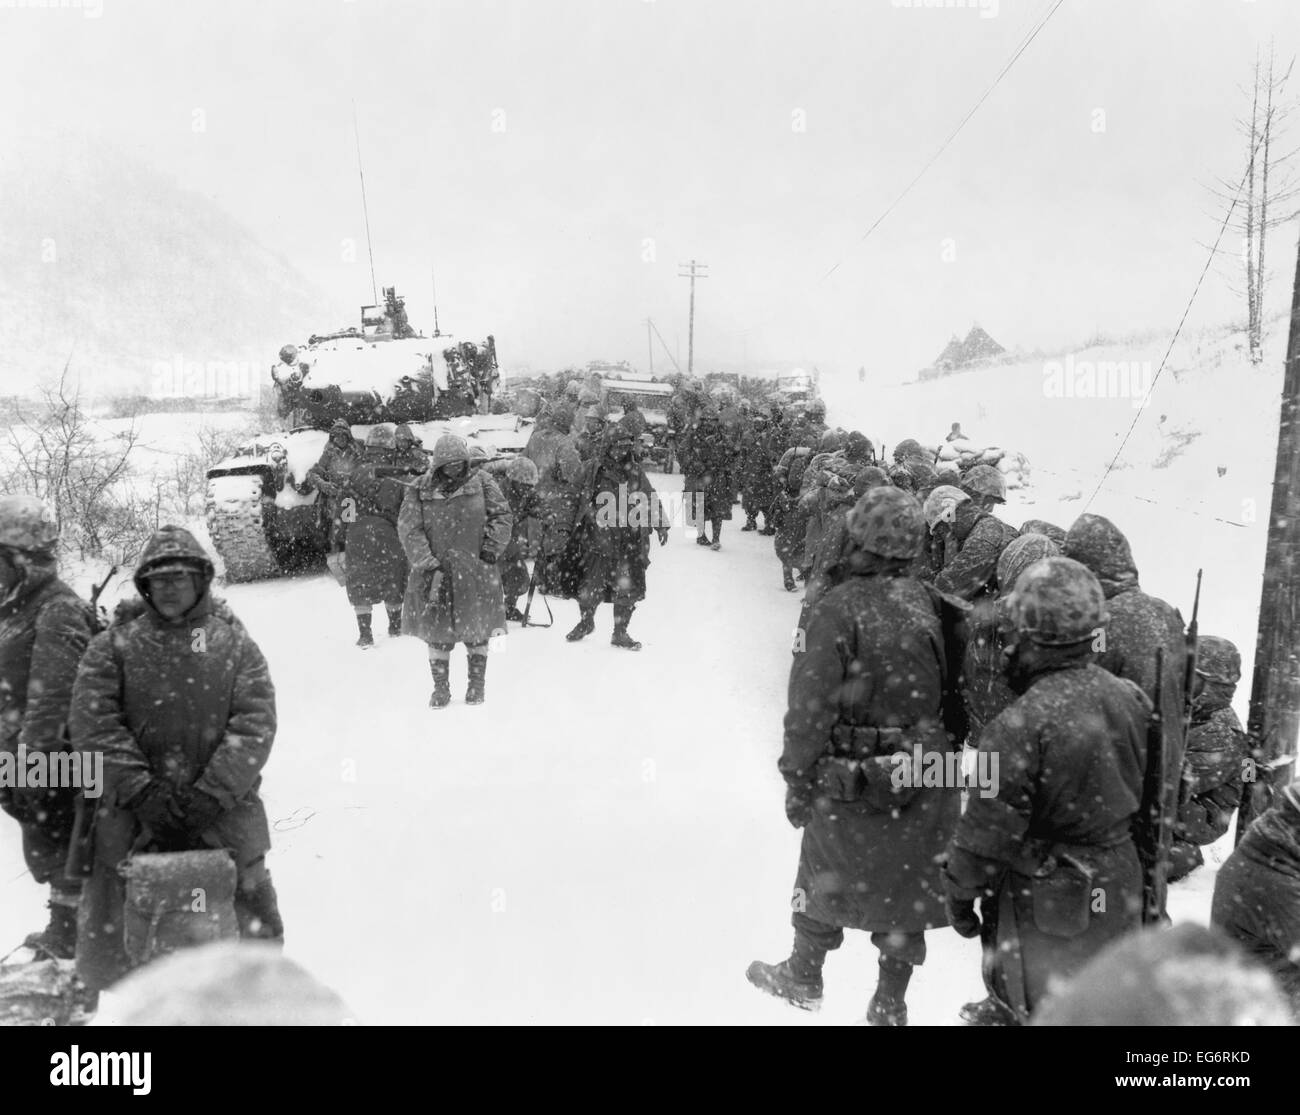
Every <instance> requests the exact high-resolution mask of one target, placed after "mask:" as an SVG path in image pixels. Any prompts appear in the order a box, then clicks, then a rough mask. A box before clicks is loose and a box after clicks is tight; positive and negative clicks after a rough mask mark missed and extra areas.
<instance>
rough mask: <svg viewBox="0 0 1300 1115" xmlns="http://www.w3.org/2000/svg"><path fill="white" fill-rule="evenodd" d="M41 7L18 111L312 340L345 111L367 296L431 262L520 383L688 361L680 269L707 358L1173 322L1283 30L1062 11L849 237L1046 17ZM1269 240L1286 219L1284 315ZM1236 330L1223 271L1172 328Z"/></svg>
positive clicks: (1008, 13)
mask: <svg viewBox="0 0 1300 1115" xmlns="http://www.w3.org/2000/svg"><path fill="white" fill-rule="evenodd" d="M32 2H33V0H0V90H2V91H3V94H4V103H5V105H6V116H8V117H9V118H10V122H11V123H12V122H13V121H14V120H19V121H21V126H22V127H23V129H24V130H26V131H28V132H36V133H49V134H50V135H51V136H52V137H56V138H54V139H52V140H51V142H58V143H76V142H77V140H76V138H75V137H76V136H77V135H78V134H93V135H99V136H102V137H105V138H107V139H109V140H110V141H112V142H114V143H118V144H120V145H121V146H123V147H125V148H127V149H128V150H130V151H132V152H134V153H135V154H137V155H140V156H142V157H144V158H145V159H147V160H148V161H149V162H151V163H153V164H155V165H156V166H158V167H160V168H162V169H164V170H165V171H167V172H168V173H169V174H171V175H173V176H174V177H175V179H176V180H177V181H178V182H180V183H181V184H182V185H184V186H185V187H186V188H189V189H193V190H195V191H198V192H201V193H202V194H204V195H206V196H208V197H210V198H212V199H213V200H214V201H215V202H217V203H218V204H220V205H221V206H222V207H223V208H225V209H227V210H228V211H229V212H230V213H231V214H233V215H234V216H235V217H236V218H237V219H238V220H240V221H241V222H243V223H245V224H246V225H247V226H249V228H250V229H251V230H252V232H253V233H254V234H255V235H256V236H257V237H258V238H259V239H260V240H261V241H262V242H263V243H265V244H266V246H267V247H269V248H271V249H273V250H274V251H276V252H279V253H281V254H283V255H284V256H285V257H286V258H287V259H289V260H290V261H291V262H292V263H293V264H294V265H295V266H296V267H298V268H299V269H300V270H301V271H302V272H303V273H304V274H306V275H307V276H308V277H309V278H310V279H312V280H313V281H315V282H316V283H318V284H320V286H321V287H322V288H323V289H324V290H325V291H326V292H327V294H328V296H329V297H330V298H331V299H333V302H332V304H331V306H330V307H328V308H325V309H323V311H322V322H321V325H322V327H333V326H335V325H337V324H339V322H338V321H337V320H336V318H337V316H338V313H340V312H350V309H349V308H350V307H353V306H354V305H356V304H359V303H360V302H362V301H368V300H369V294H370V277H369V269H368V265H367V263H366V252H365V234H364V228H363V224H362V215H361V205H360V196H359V188H358V182H357V166H356V151H355V147H354V138H353V125H352V104H353V102H354V101H355V104H356V110H357V115H358V118H359V122H360V132H361V147H362V155H363V158H364V165H365V174H366V184H367V189H368V193H369V201H370V220H371V229H372V233H373V237H374V251H375V265H376V271H377V276H378V279H379V282H380V284H381V285H387V284H394V283H395V284H396V285H397V286H398V287H399V289H400V290H402V291H403V292H405V293H406V294H407V296H408V305H409V307H410V309H411V311H412V318H413V320H414V321H415V322H416V324H417V325H421V326H424V327H425V328H429V327H431V325H432V317H431V312H430V302H431V298H430V279H429V275H430V269H431V268H436V272H437V282H438V292H439V304H440V315H441V324H442V327H443V328H444V329H445V330H451V331H454V332H456V333H459V334H461V335H478V334H482V333H487V332H494V333H495V334H496V335H497V338H498V344H499V347H500V350H501V354H502V357H503V359H505V360H506V361H507V362H510V363H514V362H517V361H527V362H530V363H532V364H534V365H535V366H538V367H547V366H554V365H557V364H559V363H565V362H585V361H586V360H589V359H593V358H598V357H599V358H605V359H611V360H618V359H629V360H631V361H633V362H634V363H637V364H639V365H641V366H644V365H645V363H646V360H647V352H646V349H647V344H646V328H645V324H644V323H645V319H646V318H647V317H650V318H653V319H654V320H655V322H656V323H657V325H658V327H659V329H660V331H661V332H662V333H663V335H664V337H665V338H666V339H667V341H668V344H669V346H675V345H676V344H677V343H678V339H679V338H680V346H681V351H682V359H683V362H684V361H685V353H686V317H687V294H688V284H687V282H686V281H685V280H683V279H679V278H677V273H678V263H679V262H680V261H684V260H688V259H690V258H692V257H694V258H696V259H699V260H701V261H704V262H706V263H708V264H709V276H710V277H709V279H708V280H707V281H705V282H702V283H700V284H699V287H698V305H697V330H696V341H697V344H696V356H697V366H699V367H703V368H705V369H707V367H708V365H709V363H710V361H727V362H731V363H736V362H739V361H740V360H741V358H742V356H743V355H747V356H748V359H749V362H750V365H751V366H753V367H755V368H757V367H760V366H762V365H763V363H764V362H765V361H771V360H778V359H787V358H804V359H808V360H811V361H815V362H820V363H821V364H822V365H823V366H824V367H828V368H830V367H836V366H839V367H854V368H856V367H857V366H858V365H860V364H865V365H867V366H868V367H869V368H870V369H871V370H872V372H873V373H876V374H881V375H884V376H888V377H889V378H901V377H902V376H903V375H905V374H907V375H910V374H911V373H912V372H914V371H915V370H916V368H917V367H919V366H920V365H922V364H925V363H928V362H929V360H930V359H931V358H932V357H933V356H934V355H935V354H936V353H937V352H938V350H939V349H940V348H942V346H943V344H944V343H945V342H946V340H947V338H948V335H949V333H951V332H953V331H958V332H961V333H964V332H965V331H966V329H968V328H969V326H970V324H971V322H972V321H975V320H978V321H979V322H980V323H981V324H983V325H984V326H985V327H986V328H987V329H988V330H989V331H990V332H991V333H992V334H993V335H994V336H995V337H996V338H997V339H999V340H1000V341H1001V342H1002V343H1003V344H1005V345H1007V346H1023V347H1026V348H1032V347H1035V346H1046V347H1056V348H1059V347H1060V346H1061V345H1063V344H1068V343H1070V342H1072V341H1076V340H1079V339H1082V338H1083V337H1084V336H1086V335H1089V334H1091V333H1092V332H1093V331H1094V330H1096V329H1099V328H1100V329H1105V330H1108V331H1112V332H1126V331H1134V330H1143V329H1157V330H1172V328H1173V326H1174V325H1175V324H1176V322H1177V319H1178V315H1179V314H1180V312H1181V310H1182V307H1183V304H1184V303H1185V301H1186V299H1187V296H1188V294H1189V293H1190V291H1191V288H1192V286H1193V285H1194V283H1195V280H1196V276H1197V274H1198V272H1199V270H1200V267H1201V266H1202V264H1203V262H1204V259H1205V248H1204V247H1203V246H1202V245H1203V244H1204V243H1205V242H1207V241H1208V240H1209V239H1211V238H1212V236H1213V234H1214V227H1213V218H1214V217H1216V216H1217V215H1218V214H1216V212H1215V206H1214V203H1213V202H1212V200H1211V199H1210V198H1209V197H1208V195H1207V193H1206V191H1205V188H1204V187H1205V184H1206V183H1208V182H1210V181H1212V180H1213V179H1214V178H1215V177H1229V176H1231V177H1233V178H1235V177H1237V176H1238V175H1239V174H1240V173H1241V171H1242V169H1243V167H1244V155H1245V150H1244V141H1243V140H1242V139H1241V137H1240V136H1239V135H1238V134H1237V133H1236V131H1235V130H1234V126H1233V119H1234V117H1235V116H1236V115H1238V114H1239V113H1240V112H1241V111H1242V110H1243V108H1244V102H1243V97H1242V94H1241V92H1240V90H1239V86H1240V85H1241V84H1242V83H1243V82H1244V81H1246V80H1247V77H1248V74H1249V69H1250V65H1251V62H1252V59H1253V57H1254V53H1255V50H1256V47H1257V45H1260V44H1263V45H1264V46H1265V48H1266V47H1267V43H1268V41H1269V39H1270V37H1275V38H1276V41H1277V48H1278V53H1279V55H1280V56H1281V57H1282V58H1283V59H1287V60H1289V59H1290V58H1291V56H1292V54H1293V53H1294V52H1295V51H1296V50H1297V44H1298V43H1300V3H1297V2H1296V0H1195V2H1193V3H1189V2H1187V0H1177V2H1175V0H1140V2H1136V0H1065V2H1064V4H1063V5H1062V6H1061V7H1060V9H1059V10H1058V11H1057V12H1056V14H1055V16H1054V17H1053V18H1052V19H1051V21H1050V22H1048V24H1047V25H1046V27H1045V28H1044V29H1043V30H1042V32H1041V33H1040V34H1039V35H1038V37H1037V39H1036V40H1035V41H1034V42H1033V43H1032V45H1030V46H1029V48H1028V49H1027V51H1026V52H1025V54H1024V55H1023V57H1022V58H1021V59H1020V60H1019V62H1018V63H1017V64H1016V65H1015V66H1014V67H1013V68H1012V70H1011V71H1010V73H1009V74H1008V76H1007V77H1006V78H1005V79H1004V80H1003V81H1002V82H1001V84H1000V85H999V86H998V88H997V89H996V91H995V92H994V93H993V94H992V96H991V97H990V98H989V99H988V100H987V102H985V104H984V105H983V107H982V108H981V109H980V110H979V111H978V113H977V114H976V115H975V116H974V118H973V119H972V120H971V122H970V123H969V124H968V125H967V126H966V128H965V130H964V131H963V132H962V133H961V135H960V136H959V137H958V138H957V139H956V140H955V141H954V142H953V144H952V145H951V146H950V147H949V148H948V149H947V150H946V151H945V153H944V154H943V156H942V157H941V158H940V159H939V160H938V161H937V162H936V163H935V164H934V166H933V167H931V169H930V170H929V171H928V173H927V174H926V175H925V176H924V177H923V178H922V180H921V182H920V183H919V185H918V186H917V187H916V188H915V189H913V190H912V191H911V193H910V194H909V195H908V196H907V197H906V198H905V200H903V201H902V203H901V204H900V205H899V206H898V207H897V208H896V209H895V210H894V211H893V212H892V214H891V215H890V216H889V217H888V218H887V220H886V221H885V222H884V223H883V224H882V225H881V226H880V228H879V229H878V230H877V231H876V233H875V234H874V235H873V236H872V237H871V238H870V239H868V240H867V241H865V242H863V240H862V235H863V233H864V232H865V230H866V229H867V227H868V226H869V225H870V224H871V222H872V221H873V220H874V219H875V218H876V217H877V216H878V215H879V214H880V212H881V211H882V210H883V209H884V208H885V207H886V206H887V205H888V204H889V203H890V202H891V201H892V200H893V199H894V197H895V196H896V195H897V194H898V192H899V191H900V190H901V189H902V188H903V187H904V186H905V185H906V184H907V182H908V181H909V180H910V179H911V178H912V177H913V176H914V175H915V173H916V172H917V171H918V170H919V169H920V168H921V166H922V165H923V164H924V163H925V162H926V160H927V159H929V158H930V156H931V155H932V154H933V153H934V151H935V150H936V149H937V148H938V146H939V145H940V143H941V142H942V141H943V139H944V138H945V137H946V136H947V135H948V134H949V133H950V132H951V131H952V129H953V128H954V127H955V126H956V124H957V122H958V121H959V120H960V119H961V118H962V116H963V115H964V114H965V113H966V112H967V111H968V110H969V109H970V107H971V106H972V105H973V104H974V103H975V101H976V100H977V99H978V97H979V96H980V95H981V94H982V93H983V92H984V90H985V89H986V88H987V87H988V85H989V84H990V82H991V81H992V79H993V77H994V76H995V75H996V74H997V72H998V71H999V70H1000V69H1001V68H1002V67H1003V65H1004V64H1005V63H1006V61H1007V60H1008V59H1009V57H1010V56H1011V54H1012V53H1013V52H1014V50H1015V49H1016V47H1017V46H1018V45H1019V44H1020V43H1021V42H1022V41H1023V39H1024V38H1025V36H1026V34H1027V33H1028V31H1029V30H1030V29H1031V28H1032V27H1033V26H1034V24H1035V23H1037V22H1038V20H1039V19H1040V18H1041V17H1042V16H1043V15H1044V14H1045V13H1046V12H1047V11H1048V9H1049V8H1050V7H1051V6H1052V4H1053V3H1055V0H997V3H996V8H991V9H990V10H989V11H988V12H985V13H982V12H981V11H980V10H979V8H978V7H974V6H972V7H970V8H950V9H933V8H925V7H922V6H921V5H920V0H917V6H915V7H903V6H897V5H896V4H895V3H894V2H891V0H840V2H831V0H802V2H796V0H791V2H786V0H499V2H492V0H464V2H456V3H449V2H428V0H421V2H413V0H408V2H397V0H351V2H346V0H222V2H221V3H214V2H209V3H190V2H186V3H178V2H176V0H102V8H101V7H98V6H91V5H98V4H99V3H100V0H83V3H84V4H85V5H86V6H85V7H83V8H76V7H67V8H64V9H59V10H52V9H50V10H42V9H38V8H28V7H25V6H16V5H20V4H26V3H32ZM53 2H54V0H51V3H53ZM994 11H995V12H996V14H993V12H994ZM990 16H991V17H990ZM1296 92H1298V93H1300V75H1297V79H1296ZM1099 111H1100V113H1104V123H1101V125H1100V129H1101V130H1099V122H1101V120H1102V118H1101V116H1100V115H1099ZM1297 130H1298V132H1300V121H1298V124H1297ZM1297 141H1300V134H1298V135H1297ZM0 219H3V217H2V213H0ZM105 219H106V220H111V219H112V215H111V214H106V215H105ZM349 241H350V242H353V243H355V245H357V251H356V258H355V260H354V261H348V260H346V259H345V258H344V257H345V253H346V251H347V246H348V243H347V242H349ZM945 249H947V251H946V252H945ZM1294 251H1295V230H1294V227H1292V228H1288V229H1287V230H1286V231H1285V232H1284V233H1280V234H1279V236H1278V239H1277V240H1276V242H1275V246H1274V248H1273V250H1272V253H1271V255H1272V259H1273V260H1274V262H1275V263H1276V265H1277V271H1276V275H1277V281H1276V282H1275V285H1274V294H1275V296H1277V298H1278V299H1280V301H1281V302H1282V303H1284V302H1285V298H1286V294H1287V288H1289V285H1290V270H1291V261H1292V260H1293V259H1294ZM954 253H955V258H950V259H945V254H947V255H948V256H953V255H954ZM836 264H838V265H839V266H838V268H836V269H835V270H834V272H833V274H831V275H830V276H829V277H825V276H826V273H827V272H828V271H829V270H830V269H831V268H833V267H835V265H836ZM1239 313H1240V311H1239V310H1238V308H1237V306H1236V303H1235V302H1234V296H1233V295H1232V294H1231V292H1230V291H1229V290H1228V287H1227V284H1226V282H1224V281H1223V280H1222V279H1221V278H1217V277H1216V279H1215V281H1214V282H1212V283H1211V284H1210V286H1209V287H1208V288H1207V289H1206V290H1205V291H1204V292H1203V301H1202V302H1200V303H1198V312H1197V314H1196V318H1195V321H1196V322H1199V323H1205V324H1208V323H1215V322H1218V321H1222V320H1224V319H1226V318H1228V317H1231V316H1234V315H1237V314H1239ZM656 347H657V346H656ZM655 363H656V369H657V370H660V369H662V367H663V366H664V363H665V357H664V355H663V352H662V350H658V351H656V353H655Z"/></svg>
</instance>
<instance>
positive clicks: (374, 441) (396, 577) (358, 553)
mask: <svg viewBox="0 0 1300 1115" xmlns="http://www.w3.org/2000/svg"><path fill="white" fill-rule="evenodd" d="M396 455H397V444H396V438H395V436H394V433H393V431H392V430H391V429H390V428H389V427H388V426H374V427H372V428H371V430H370V433H369V434H367V435H366V447H365V449H364V450H363V452H362V458H361V462H360V463H359V464H358V465H357V467H356V468H355V469H353V470H352V473H351V474H350V475H349V476H348V479H347V482H346V484H345V486H344V488H343V496H342V499H341V504H340V505H341V508H342V511H341V516H342V519H343V523H344V526H345V527H346V529H347V535H346V536H345V537H346V548H347V554H348V560H347V569H346V580H345V584H346V588H347V594H348V603H349V604H351V605H352V610H353V612H354V613H355V614H356V617H357V630H358V637H357V646H359V647H371V646H374V643H375V637H374V632H373V631H372V628H371V623H372V617H373V613H374V606H375V605H376V604H380V603H382V604H383V605H384V610H385V612H386V613H387V614H388V634H389V637H390V638H395V637H397V636H398V635H400V634H401V633H402V597H403V595H404V594H405V592H406V580H407V575H408V572H409V570H408V569H407V564H406V554H405V552H404V551H403V550H402V543H401V540H400V539H399V538H398V537H397V516H398V513H399V512H400V511H401V509H402V499H403V497H404V496H405V495H406V485H405V484H404V483H403V482H402V480H401V479H399V478H398V477H397V476H396V475H394V473H396V472H397V471H398V470H399V469H400V468H401V467H402V466H401V465H399V464H398V463H397V460H396ZM420 456H421V457H423V456H424V454H423V452H421V453H420Z"/></svg>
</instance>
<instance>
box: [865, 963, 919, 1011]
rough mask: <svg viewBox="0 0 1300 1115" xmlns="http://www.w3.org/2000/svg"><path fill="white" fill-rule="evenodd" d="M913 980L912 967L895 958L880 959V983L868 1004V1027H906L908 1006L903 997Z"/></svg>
mask: <svg viewBox="0 0 1300 1115" xmlns="http://www.w3.org/2000/svg"><path fill="white" fill-rule="evenodd" d="M911 978H912V965H911V964H909V963H907V961H905V960H895V959H894V958H893V957H889V956H882V957H881V958H880V982H879V983H877V984H876V993H875V994H874V995H872V996H871V1002H870V1003H868V1004H867V1025H869V1026H906V1025H907V1004H906V1003H905V1002H903V996H904V995H906V994H907V985H908V983H909V981H910V980H911Z"/></svg>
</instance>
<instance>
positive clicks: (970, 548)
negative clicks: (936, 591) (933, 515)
mask: <svg viewBox="0 0 1300 1115" xmlns="http://www.w3.org/2000/svg"><path fill="white" fill-rule="evenodd" d="M961 490H962V491H963V492H965V493H966V494H967V495H968V496H969V497H970V499H969V500H967V501H966V502H965V503H962V504H959V505H958V507H957V509H956V513H955V515H954V517H953V520H952V522H951V523H950V524H949V525H948V532H947V540H946V545H945V548H944V554H945V558H944V562H945V563H944V567H943V570H942V572H940V573H939V574H938V576H936V577H935V579H934V583H935V585H936V586H937V587H938V588H940V589H942V590H943V591H944V592H949V593H952V595H953V596H959V597H961V599H963V600H969V601H972V602H973V601H975V600H977V599H978V598H979V597H981V596H985V595H992V594H994V593H995V592H996V591H997V571H998V558H999V557H1001V556H1002V551H1003V549H1004V548H1005V547H1006V545H1007V543H1009V542H1010V541H1011V540H1012V539H1013V538H1015V537H1016V535H1017V533H1018V532H1017V531H1016V529H1015V527H1012V526H1009V525H1008V524H1007V523H1004V522H1003V521H1002V520H1001V519H999V518H997V517H996V516H995V515H994V514H993V509H994V508H995V507H997V506H998V505H1000V504H1002V503H1005V502H1006V481H1005V480H1004V479H1003V477H1002V474H1001V473H1000V472H998V470H997V469H995V468H993V467H992V466H990V465H977V466H976V467H975V468H973V469H971V470H970V472H968V473H967V474H966V476H965V477H964V478H963V479H962V482H961Z"/></svg>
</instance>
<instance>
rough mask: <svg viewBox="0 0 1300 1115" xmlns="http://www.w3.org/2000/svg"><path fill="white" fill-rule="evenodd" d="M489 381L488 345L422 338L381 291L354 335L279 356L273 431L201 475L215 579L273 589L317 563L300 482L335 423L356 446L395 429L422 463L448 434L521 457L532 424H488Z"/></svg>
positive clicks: (495, 453) (314, 507) (347, 332)
mask: <svg viewBox="0 0 1300 1115" xmlns="http://www.w3.org/2000/svg"><path fill="white" fill-rule="evenodd" d="M499 378H500V377H499V371H498V367H497V359H496V342H495V339H494V338H493V337H491V336H489V337H488V338H487V339H486V340H485V341H483V342H481V343H474V342H470V341H463V342H460V343H453V342H452V339H451V338H450V337H449V336H447V335H445V334H439V333H436V332H435V333H434V334H433V335H432V336H427V337H426V336H425V335H424V334H422V333H418V332H416V331H415V330H414V329H413V328H412V327H411V325H410V323H409V322H408V321H407V317H406V308H405V305H404V303H403V300H402V299H401V298H400V297H398V295H397V293H396V291H395V290H394V289H393V288H392V287H386V288H385V289H384V302H383V304H382V305H380V306H362V307H361V325H360V327H357V326H352V327H349V328H346V329H342V330H338V331H336V332H333V333H327V334H324V335H314V336H312V337H311V338H310V339H309V340H308V341H307V344H306V345H305V346H302V347H299V346H297V345H285V346H284V348H282V349H281V350H280V357H279V361H278V362H277V363H276V364H275V365H274V366H273V367H272V370H271V381H272V384H273V386H274V389H275V394H276V409H277V413H278V414H279V416H280V417H281V418H282V419H283V420H284V426H283V428H282V429H280V430H277V431H273V432H269V433H266V434H259V435H258V436H256V437H254V438H252V439H250V440H249V441H247V442H245V443H244V444H243V445H241V446H240V447H239V448H238V449H236V450H235V452H234V453H233V454H231V456H229V457H227V458H226V459H225V460H223V461H219V462H217V463H216V464H214V465H213V466H211V467H210V468H209V469H208V472H207V479H208V486H207V500H206V513H207V524H208V532H209V534H210V536H211V538H212V544H213V546H214V547H215V548H216V551H217V553H218V554H219V555H220V556H221V559H222V562H223V563H224V565H225V570H226V579H227V580H228V581H250V580H255V579H258V578H265V577H278V576H282V575H284V574H286V573H290V572H295V571H298V570H302V569H307V568H311V567H314V566H317V565H319V564H321V563H322V562H323V561H324V557H325V554H326V551H327V550H328V548H329V532H330V520H329V515H328V514H327V512H326V509H325V506H324V501H323V500H322V499H321V496H320V493H319V492H317V491H316V490H315V489H313V488H311V487H310V486H309V485H308V484H307V482H306V481H307V472H308V470H309V469H311V467H312V466H313V465H314V464H316V462H317V461H318V460H319V459H320V456H321V453H322V452H324V449H325V446H326V444H327V442H328V438H329V435H328V432H327V431H328V429H329V427H330V426H331V425H332V424H333V423H334V422H335V421H337V420H339V419H342V420H343V421H345V422H347V423H348V424H349V426H351V428H352V436H353V437H354V438H356V439H357V440H359V441H361V442H364V440H365V437H366V434H367V433H368V432H369V431H370V428H371V427H373V426H376V425H384V424H396V423H406V424H407V425H409V426H410V427H411V430H412V432H413V433H414V434H415V435H416V437H417V438H419V439H420V440H421V441H422V442H423V444H424V448H425V450H426V451H430V450H432V448H433V446H434V444H435V443H436V442H437V440H438V438H439V437H441V436H442V435H443V434H444V433H454V434H458V435H460V436H461V437H464V438H465V439H466V440H467V441H468V442H469V443H470V444H471V445H481V446H482V447H483V448H484V449H485V450H486V451H487V454H488V456H489V458H501V457H511V456H514V455H516V454H518V453H520V452H522V451H523V449H524V446H525V445H526V444H527V442H528V437H529V434H530V433H531V432H532V425H533V422H532V420H531V419H528V418H524V417H522V416H520V415H517V414H513V413H505V414H492V413H491V410H492V395H493V393H494V392H495V391H496V388H497V384H498V383H499ZM414 476H415V474H414V473H412V474H411V478H412V479H413V478H414Z"/></svg>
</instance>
